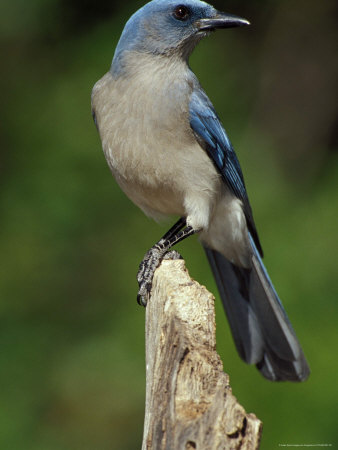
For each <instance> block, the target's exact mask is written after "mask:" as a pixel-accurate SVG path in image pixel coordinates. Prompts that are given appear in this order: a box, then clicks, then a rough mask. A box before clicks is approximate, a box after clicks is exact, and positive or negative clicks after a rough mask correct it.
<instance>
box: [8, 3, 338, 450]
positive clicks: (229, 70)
mask: <svg viewBox="0 0 338 450" xmlns="http://www.w3.org/2000/svg"><path fill="white" fill-rule="evenodd" d="M142 4H143V2H142V1H129V2H128V3H127V2H119V3H116V2H113V1H109V2H105V1H103V0H97V1H94V0H81V1H80V0H30V1H29V2H27V1H26V0H1V3H0V48H1V51H2V57H1V63H0V64H1V73H0V77H1V109H0V145H1V147H0V148H1V154H0V176H1V178H0V180H1V197H0V208H1V229H0V248H1V256H2V257H1V271H0V386H1V388H0V389H1V391H0V392H1V394H0V396H1V397H0V449H5V450H7V449H13V450H21V449H22V450H64V449H72V450H78V449H79V450H80V449H81V450H87V449H88V450H106V449H107V450H108V449H117V450H129V449H130V450H132V449H138V448H140V446H141V439H142V430H143V411H144V386H145V367H144V309H143V308H141V307H139V306H138V305H137V304H136V291H137V284H136V280H135V275H136V271H137V267H138V263H139V262H140V260H141V258H142V257H143V254H144V253H145V251H146V250H147V249H148V248H149V247H150V246H151V245H152V244H153V243H154V242H155V240H157V238H159V237H160V236H161V235H162V234H163V232H164V231H165V230H166V228H167V227H168V225H169V223H168V224H161V225H158V224H156V223H153V222H152V221H150V220H149V219H148V218H146V217H145V216H144V215H143V214H142V213H141V212H140V211H139V210H138V209H137V208H136V207H135V206H134V205H133V204H132V203H131V202H130V201H129V200H128V199H127V198H126V197H125V196H124V194H123V193H122V192H121V191H120V189H119V188H118V186H117V185H116V183H115V181H114V180H113V178H112V176H111V174H110V172H109V169H108V167H107V165H106V162H105V160H104V156H103V153H102V151H101V144H100V142H99V138H98V135H97V132H96V129H95V126H94V124H93V122H92V118H91V114H90V93H91V88H92V86H93V85H94V83H95V82H96V80H98V79H99V78H100V77H101V76H102V75H103V74H104V73H105V72H106V71H107V70H108V69H109V66H110V61H111V59H112V56H113V51H114V48H115V45H116V43H117V40H118V37H119V35H120V33H121V31H122V29H123V25H124V23H125V21H126V20H127V19H128V17H129V16H130V15H131V14H132V13H133V12H134V11H135V10H136V9H137V8H139V7H140V6H142ZM214 5H215V6H216V7H218V8H219V9H221V10H225V11H228V12H232V13H236V14H238V15H242V16H243V17H245V18H248V19H249V20H250V21H251V22H252V26H251V27H248V28H247V29H237V30H226V31H222V32H219V33H217V34H214V35H212V37H210V38H208V39H206V40H205V41H204V42H202V43H201V44H200V45H199V47H198V48H197V49H196V51H195V53H194V54H193V57H192V59H191V66H192V68H193V70H194V71H195V72H196V73H197V75H198V77H199V78H200V80H201V83H202V85H203V86H204V88H205V90H206V91H207V93H208V95H209V96H210V98H211V99H212V101H213V103H214V105H215V107H216V110H217V111H218V113H219V115H220V116H221V118H222V121H223V123H224V124H225V127H226V129H227V131H228V134H229V136H230V138H231V140H232V142H233V144H234V146H235V148H236V149H237V154H238V156H239V159H240V161H241V164H242V168H243V171H244V174H245V178H246V183H247V187H248V190H249V193H250V199H251V203H252V206H253V209H254V213H255V218H256V223H257V227H258V230H259V233H260V236H261V241H262V244H263V247H264V249H265V254H266V257H265V262H266V265H267V267H268V269H269V272H270V275H271V277H272V279H273V280H274V282H275V285H276V288H277V290H278V292H279V293H280V296H281V298H282V299H283V302H284V305H285V307H286V309H287V311H288V314H289V316H290V318H291V320H292V323H293V325H294V327H295V329H296V331H297V334H298V337H299V339H300V341H301V342H302V345H303V348H304V351H305V353H306V355H307V358H308V361H309V364H310V366H311V370H312V373H311V376H310V378H309V380H308V381H307V382H305V383H303V384H291V383H280V384H278V383H271V382H268V381H266V380H265V379H263V378H262V377H261V376H260V374H259V373H258V371H257V370H256V369H255V368H254V367H250V366H247V365H245V364H244V363H242V361H241V360H240V359H239V357H238V355H237V353H236V351H235V348H234V344H233V342H232V338H231V336H230V333H229V329H228V325H227V321H226V319H225V317H224V314H223V311H222V307H221V305H220V302H219V299H218V294H217V302H216V303H217V304H216V309H217V311H216V313H217V342H218V351H219V352H220V354H221V356H222V359H223V361H224V366H225V369H226V371H227V372H228V373H229V374H230V377H231V383H232V387H233V392H234V394H235V395H236V396H237V398H238V399H239V401H240V402H241V403H242V404H243V406H244V407H245V408H246V410H247V411H249V412H254V413H256V414H257V416H258V417H259V418H260V419H261V420H262V421H263V422H264V432H263V439H262V449H273V448H277V447H279V444H307V445H309V444H332V446H333V447H336V446H337V445H338V427H337V413H338V406H337V405H338V383H337V368H338V363H337V347H338V336H337V325H336V322H337V319H338V303H337V294H338V276H337V268H336V259H337V257H336V255H337V252H338V239H337V226H338V220H337V202H338V190H337V176H338V164H337V135H338V133H337V125H338V107H337V98H338V96H337V84H336V81H337V68H338V65H337V59H336V58H337V51H336V50H337V48H336V43H337V42H338V39H337V19H338V11H337V4H336V2H335V1H334V0H325V1H322V2H319V1H315V0H299V1H297V2H294V1H291V0H278V1H277V0H260V1H258V0H250V1H249V0H237V1H235V0H229V1H226V2H225V1H224V2H223V1H217V2H216V1H215V2H214ZM170 223H171V222H170ZM179 250H180V251H181V253H182V254H183V256H184V257H185V259H186V262H187V266H188V268H189V271H190V273H191V275H192V276H193V277H194V278H196V279H197V280H198V281H199V282H200V283H202V284H205V285H206V286H207V287H208V288H209V290H211V291H212V292H214V293H215V294H216V287H215V284H214V281H213V279H212V275H211V272H210V269H209V267H208V264H207V262H206V258H205V256H204V254H203V251H202V249H201V247H200V245H199V244H198V241H197V239H196V238H191V239H189V240H187V241H186V242H184V243H182V244H180V246H179Z"/></svg>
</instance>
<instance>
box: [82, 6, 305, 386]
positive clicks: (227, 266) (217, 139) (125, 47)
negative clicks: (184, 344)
mask: <svg viewBox="0 0 338 450" xmlns="http://www.w3.org/2000/svg"><path fill="white" fill-rule="evenodd" d="M247 25H249V21H247V20H246V19H243V18H241V17H238V16H236V15H233V14H227V13H223V12H220V11H218V10H216V9H215V8H214V7H213V6H211V5H209V4H208V3H205V2H203V1H200V0H152V1H150V2H148V3H146V4H145V5H144V6H143V7H141V8H140V9H139V10H138V11H136V12H135V13H134V14H133V15H132V16H131V17H130V19H129V20H128V21H127V23H126V25H125V27H124V29H123V32H122V34H121V37H120V39H119V41H118V44H117V46H116V49H115V53H114V56H113V60H112V64H111V67H110V70H109V71H108V72H107V73H106V74H105V75H104V76H103V77H102V78H101V79H100V80H99V81H98V82H97V83H96V84H95V85H94V87H93V90H92V96H91V100H92V115H93V118H94V122H95V124H96V127H97V129H98V132H99V135H100V138H101V142H102V148H103V152H104V155H105V158H106V160H107V163H108V165H109V167H110V169H111V172H112V174H113V176H114V177H115V179H116V181H117V183H118V185H119V186H120V187H121V189H122V190H123V191H124V193H125V194H126V195H127V196H128V197H129V198H130V199H131V200H132V201H133V202H134V204H136V205H137V206H138V207H139V208H140V209H141V210H142V211H143V212H144V213H145V214H146V215H147V216H149V217H151V218H153V219H155V220H161V219H162V218H166V217H172V216H176V217H179V219H178V221H177V222H176V223H175V224H174V225H173V226H172V228H171V229H170V230H169V231H168V232H167V233H166V234H165V235H164V236H163V237H162V238H161V239H160V240H159V241H158V242H157V243H156V244H155V245H154V246H153V247H152V248H151V249H150V250H149V251H148V252H147V253H146V254H145V256H144V258H143V260H142V262H141V264H140V266H139V271H138V274H137V280H138V283H139V291H138V297H137V298H138V301H139V303H140V304H141V305H144V306H146V304H147V302H148V301H149V298H150V292H151V287H152V280H153V275H154V272H155V270H156V268H157V267H158V266H159V264H160V262H161V260H162V259H163V258H176V257H179V255H178V254H177V252H175V251H172V247H173V246H174V245H175V244H176V243H178V242H180V241H182V240H183V239H186V238H187V237H189V236H191V235H193V234H198V235H199V239H200V242H201V243H202V245H203V247H204V249H205V251H206V255H207V258H208V260H209V263H210V266H211V269H212V272H213V274H214V277H215V280H216V284H217V287H218V290H219V293H220V297H221V300H222V303H223V305H224V309H225V313H226V316H227V318H228V321H229V324H230V329H231V332H232V336H233V340H234V343H235V346H236V348H237V351H238V353H239V356H240V357H241V358H242V359H243V360H244V361H245V362H246V363H248V364H255V365H256V367H257V368H258V370H259V371H260V372H261V374H262V375H263V376H264V377H265V378H267V379H268V380H272V381H285V380H287V381H303V380H305V379H306V378H307V377H308V376H309V373H310V369H309V366H308V364H307V361H306V358H305V356H304V353H303V351H302V348H301V346H300V344H299V341H298V339H297V337H296V334H295V332H294V330H293V328H292V325H291V323H290V321H289V319H288V317H287V315H286V312H285V310H284V308H283V306H282V303H281V301H280V299H279V297H278V295H277V293H276V290H275V288H274V287H273V284H272V282H271V280H270V278H269V275H268V273H267V271H266V269H265V266H264V264H263V262H262V257H263V252H262V247H261V244H260V240H259V237H258V233H257V230H256V226H255V223H254V219H253V213H252V209H251V206H250V203H249V198H248V194H247V190H246V187H245V183H244V178H243V173H242V170H241V167H240V164H239V161H238V158H237V156H236V154H235V151H234V149H233V146H232V144H231V142H230V140H229V138H228V135H227V133H226V131H225V129H224V128H223V126H222V124H221V121H220V118H219V116H218V115H217V113H216V111H215V109H214V107H213V105H212V103H211V101H210V100H209V98H208V96H207V94H206V93H205V91H204V90H203V88H202V87H201V85H200V83H199V81H198V79H197V77H196V75H195V74H194V73H193V71H192V70H191V68H190V66H189V57H190V55H191V53H192V51H193V50H194V48H195V47H196V45H197V44H198V43H199V42H200V41H201V39H203V38H204V37H206V36H208V35H210V34H211V33H212V32H213V31H216V30H219V29H225V28H232V27H241V26H247Z"/></svg>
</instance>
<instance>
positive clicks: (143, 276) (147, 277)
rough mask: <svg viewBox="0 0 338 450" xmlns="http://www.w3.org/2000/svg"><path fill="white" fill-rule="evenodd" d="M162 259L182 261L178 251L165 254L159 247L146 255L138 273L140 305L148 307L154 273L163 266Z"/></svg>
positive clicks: (155, 247) (138, 300)
mask: <svg viewBox="0 0 338 450" xmlns="http://www.w3.org/2000/svg"><path fill="white" fill-rule="evenodd" d="M162 259H182V256H181V255H180V254H179V253H178V252H177V251H176V250H172V251H170V252H165V251H164V250H162V249H161V248H159V247H158V246H154V247H152V248H151V249H150V250H149V251H148V252H147V253H146V254H145V256H144V258H143V260H142V262H141V264H140V268H139V271H138V272H137V281H138V285H139V290H138V294H137V302H138V303H139V305H142V306H147V303H148V300H149V298H150V291H151V288H152V284H153V277H154V273H155V270H156V269H157V268H158V266H159V265H160V264H161V261H162Z"/></svg>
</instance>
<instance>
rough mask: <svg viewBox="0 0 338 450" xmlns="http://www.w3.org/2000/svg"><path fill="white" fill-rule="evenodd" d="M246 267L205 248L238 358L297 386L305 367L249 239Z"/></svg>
mask: <svg viewBox="0 0 338 450" xmlns="http://www.w3.org/2000/svg"><path fill="white" fill-rule="evenodd" d="M251 243H252V247H253V250H254V254H253V258H252V263H253V264H252V268H251V269H244V268H241V267H237V266H235V265H234V264H232V263H231V262H229V261H228V260H227V259H226V258H225V257H224V256H223V255H221V254H220V253H218V252H216V251H215V250H210V249H209V248H205V251H206V253H207V256H208V259H209V262H210V265H211V268H212V270H213V273H214V276H215V279H216V283H217V286H218V289H219V292H220V295H221V298H222V302H223V306H224V309H225V312H226V315H227V317H228V320H229V323H230V328H231V331H232V335H233V338H234V341H235V344H236V347H237V350H238V353H239V354H240V356H241V358H242V359H243V360H244V361H245V362H247V363H248V364H256V367H257V368H258V370H259V371H260V372H261V373H262V375H263V376H264V377H266V378H268V379H269V380H272V381H280V380H289V381H303V380H305V379H306V378H307V377H308V376H309V373H310V369H309V366H308V364H307V362H306V359H305V356H304V354H303V351H302V349H301V346H300V344H299V342H298V340H297V337H296V334H295V332H294V330H293V328H292V326H291V323H290V321H289V319H288V317H287V315H286V313H285V311H284V308H283V306H282V304H281V301H280V300H279V298H278V295H277V293H276V291H275V289H274V287H273V285H272V283H271V280H270V278H269V276H268V274H267V271H266V269H265V267H264V265H263V262H262V260H261V258H260V256H259V254H258V251H257V249H256V247H255V244H254V242H253V240H252V239H251Z"/></svg>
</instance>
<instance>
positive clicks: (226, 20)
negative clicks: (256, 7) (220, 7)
mask: <svg viewBox="0 0 338 450" xmlns="http://www.w3.org/2000/svg"><path fill="white" fill-rule="evenodd" d="M195 25H196V27H197V29H198V31H208V30H209V31H212V30H216V29H218V28H233V27H242V26H243V25H250V22H249V21H248V20H246V19H242V18H241V17H238V16H233V15H232V14H226V13H221V12H218V13H217V14H216V16H214V17H210V18H207V19H200V20H198V21H197V22H195Z"/></svg>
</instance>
